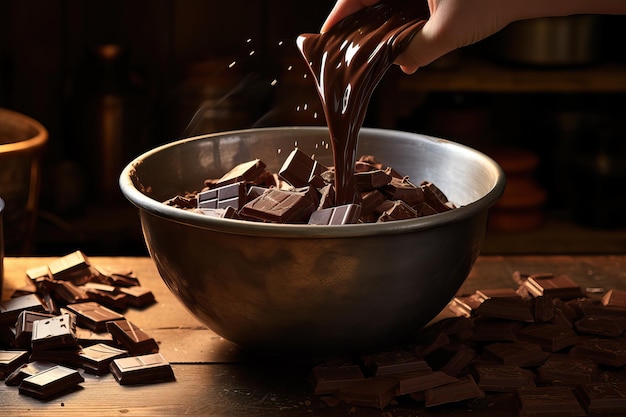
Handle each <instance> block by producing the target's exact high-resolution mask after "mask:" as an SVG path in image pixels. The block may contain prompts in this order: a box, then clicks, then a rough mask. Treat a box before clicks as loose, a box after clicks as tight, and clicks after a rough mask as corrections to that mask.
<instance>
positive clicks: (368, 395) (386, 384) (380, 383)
mask: <svg viewBox="0 0 626 417" xmlns="http://www.w3.org/2000/svg"><path fill="white" fill-rule="evenodd" d="M397 384H398V383H397V381H395V380H394V379H390V378H386V377H382V376H380V377H373V378H366V379H364V380H362V381H357V382H353V383H350V384H347V385H345V386H344V387H342V388H341V389H340V390H339V392H338V393H337V394H336V397H337V398H338V399H340V400H343V401H345V402H346V403H347V404H351V405H360V406H364V407H372V408H379V409H383V408H385V407H386V406H387V405H389V403H391V400H393V399H394V397H395V395H396V386H397Z"/></svg>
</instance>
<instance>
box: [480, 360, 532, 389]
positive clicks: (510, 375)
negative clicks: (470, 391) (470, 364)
mask: <svg viewBox="0 0 626 417" xmlns="http://www.w3.org/2000/svg"><path fill="white" fill-rule="evenodd" d="M472 374H473V375H474V379H475V380H476V383H477V384H478V386H479V387H480V388H481V389H482V390H483V391H490V392H515V391H516V390H517V389H518V388H522V387H534V386H535V374H534V373H533V372H532V371H530V370H528V369H524V368H521V367H519V366H516V365H498V364H484V363H482V364H477V365H476V366H475V367H474V368H473V372H472Z"/></svg>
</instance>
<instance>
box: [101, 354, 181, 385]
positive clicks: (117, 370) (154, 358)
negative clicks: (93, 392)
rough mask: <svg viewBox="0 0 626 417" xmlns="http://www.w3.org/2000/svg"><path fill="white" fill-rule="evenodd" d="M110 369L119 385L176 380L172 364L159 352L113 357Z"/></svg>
mask: <svg viewBox="0 0 626 417" xmlns="http://www.w3.org/2000/svg"><path fill="white" fill-rule="evenodd" d="M110 370H111V373H112V374H113V376H114V377H115V380H116V381H117V382H119V383H120V384H121V385H136V384H154V383H157V382H168V381H174V380H176V377H175V376H174V371H173V369H172V366H171V365H170V363H169V362H168V361H166V360H165V358H164V357H163V355H161V354H160V353H152V354H148V355H140V356H131V357H127V358H120V359H114V360H113V361H112V362H111V364H110Z"/></svg>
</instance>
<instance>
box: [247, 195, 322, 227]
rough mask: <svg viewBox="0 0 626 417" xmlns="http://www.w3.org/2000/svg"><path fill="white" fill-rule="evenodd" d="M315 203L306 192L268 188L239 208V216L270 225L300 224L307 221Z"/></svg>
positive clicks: (314, 207) (315, 205)
mask: <svg viewBox="0 0 626 417" xmlns="http://www.w3.org/2000/svg"><path fill="white" fill-rule="evenodd" d="M316 207H317V202H316V201H315V199H314V198H313V197H312V196H311V194H310V191H308V192H293V191H284V190H279V189H276V188H270V189H268V190H267V191H265V192H264V193H263V194H262V195H261V196H260V197H258V198H256V199H254V200H252V201H251V202H249V203H247V204H246V205H244V206H243V207H242V208H241V211H240V215H241V216H243V217H249V218H253V219H257V220H261V221H266V222H270V223H301V222H305V221H308V219H309V217H310V216H311V214H312V213H313V212H314V211H315V209H316Z"/></svg>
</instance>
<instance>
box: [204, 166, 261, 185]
mask: <svg viewBox="0 0 626 417" xmlns="http://www.w3.org/2000/svg"><path fill="white" fill-rule="evenodd" d="M265 167H266V165H265V163H263V161H261V160H260V159H253V160H251V161H248V162H243V163H241V164H239V165H237V166H236V167H234V168H233V169H231V170H230V171H228V172H227V173H226V174H224V175H223V176H222V177H221V178H220V179H219V180H217V182H216V184H215V186H216V187H221V186H223V185H228V184H232V183H234V182H239V181H243V182H255V181H256V180H257V178H259V176H260V175H261V174H262V173H263V172H265Z"/></svg>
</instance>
